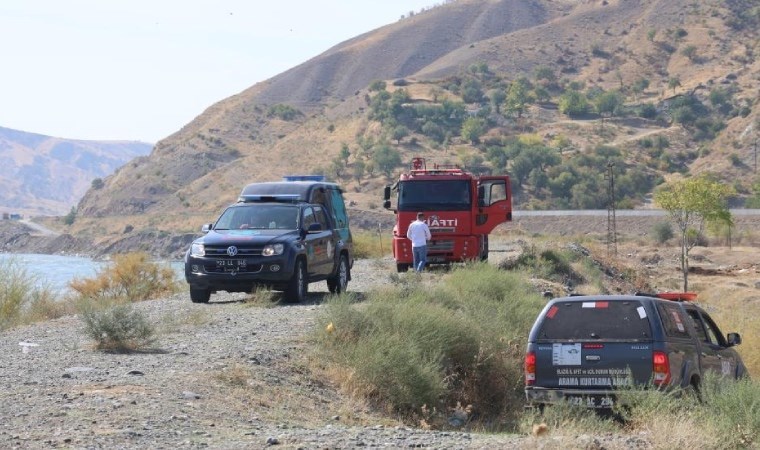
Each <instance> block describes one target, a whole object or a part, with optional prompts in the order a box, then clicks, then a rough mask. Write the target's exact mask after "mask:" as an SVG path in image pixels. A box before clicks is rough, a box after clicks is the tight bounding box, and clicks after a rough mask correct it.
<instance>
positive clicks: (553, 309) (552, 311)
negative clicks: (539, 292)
mask: <svg viewBox="0 0 760 450" xmlns="http://www.w3.org/2000/svg"><path fill="white" fill-rule="evenodd" d="M557 311H559V308H557V307H556V306H552V307H551V308H549V312H548V313H546V317H547V318H549V319H553V318H554V315H555V314H557Z"/></svg>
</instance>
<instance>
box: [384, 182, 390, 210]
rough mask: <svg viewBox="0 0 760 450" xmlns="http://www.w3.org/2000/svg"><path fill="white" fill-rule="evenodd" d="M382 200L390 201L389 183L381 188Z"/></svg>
mask: <svg viewBox="0 0 760 450" xmlns="http://www.w3.org/2000/svg"><path fill="white" fill-rule="evenodd" d="M383 200H385V201H386V202H390V200H391V187H390V186H389V185H386V186H385V189H383ZM386 208H387V207H386Z"/></svg>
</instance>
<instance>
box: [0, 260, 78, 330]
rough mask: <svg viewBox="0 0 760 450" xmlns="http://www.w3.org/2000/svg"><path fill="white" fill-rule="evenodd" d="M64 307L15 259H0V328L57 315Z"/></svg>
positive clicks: (51, 292) (63, 310) (63, 312)
mask: <svg viewBox="0 0 760 450" xmlns="http://www.w3.org/2000/svg"><path fill="white" fill-rule="evenodd" d="M67 306H68V305H67V304H65V303H58V299H56V297H55V294H54V293H53V291H52V290H51V289H49V288H48V287H45V286H40V284H39V280H38V279H37V278H36V277H35V276H33V275H31V274H29V273H28V272H27V271H26V270H25V269H24V268H23V267H22V266H21V265H20V264H19V263H18V261H16V260H14V259H13V258H9V259H4V260H3V261H0V330H5V329H8V328H11V327H14V326H17V325H21V324H25V323H30V322H34V321H38V320H46V319H50V318H54V317H60V316H61V315H63V314H65V313H66V307H67Z"/></svg>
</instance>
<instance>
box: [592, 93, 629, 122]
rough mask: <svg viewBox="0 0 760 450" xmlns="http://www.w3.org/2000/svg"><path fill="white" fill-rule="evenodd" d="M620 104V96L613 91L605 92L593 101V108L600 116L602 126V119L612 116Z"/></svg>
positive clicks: (621, 101)
mask: <svg viewBox="0 0 760 450" xmlns="http://www.w3.org/2000/svg"><path fill="white" fill-rule="evenodd" d="M622 104H623V99H622V98H621V97H620V94H618V93H617V92H614V91H607V92H605V93H603V94H601V95H598V96H597V97H596V98H595V99H594V107H595V108H596V112H598V113H599V115H600V116H602V124H604V118H605V117H612V116H614V115H615V113H616V112H617V111H618V110H619V109H620V106H621V105H622Z"/></svg>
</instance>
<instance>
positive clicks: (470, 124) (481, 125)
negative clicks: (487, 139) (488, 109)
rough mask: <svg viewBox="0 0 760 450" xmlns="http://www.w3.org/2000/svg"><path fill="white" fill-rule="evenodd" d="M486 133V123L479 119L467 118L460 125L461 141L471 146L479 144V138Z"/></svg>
mask: <svg viewBox="0 0 760 450" xmlns="http://www.w3.org/2000/svg"><path fill="white" fill-rule="evenodd" d="M485 132H486V121H485V120H483V119H481V118H479V117H468V118H467V119H465V121H464V123H462V139H467V140H468V141H470V142H472V143H473V144H477V143H478V142H480V137H481V136H483V133H485Z"/></svg>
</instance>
